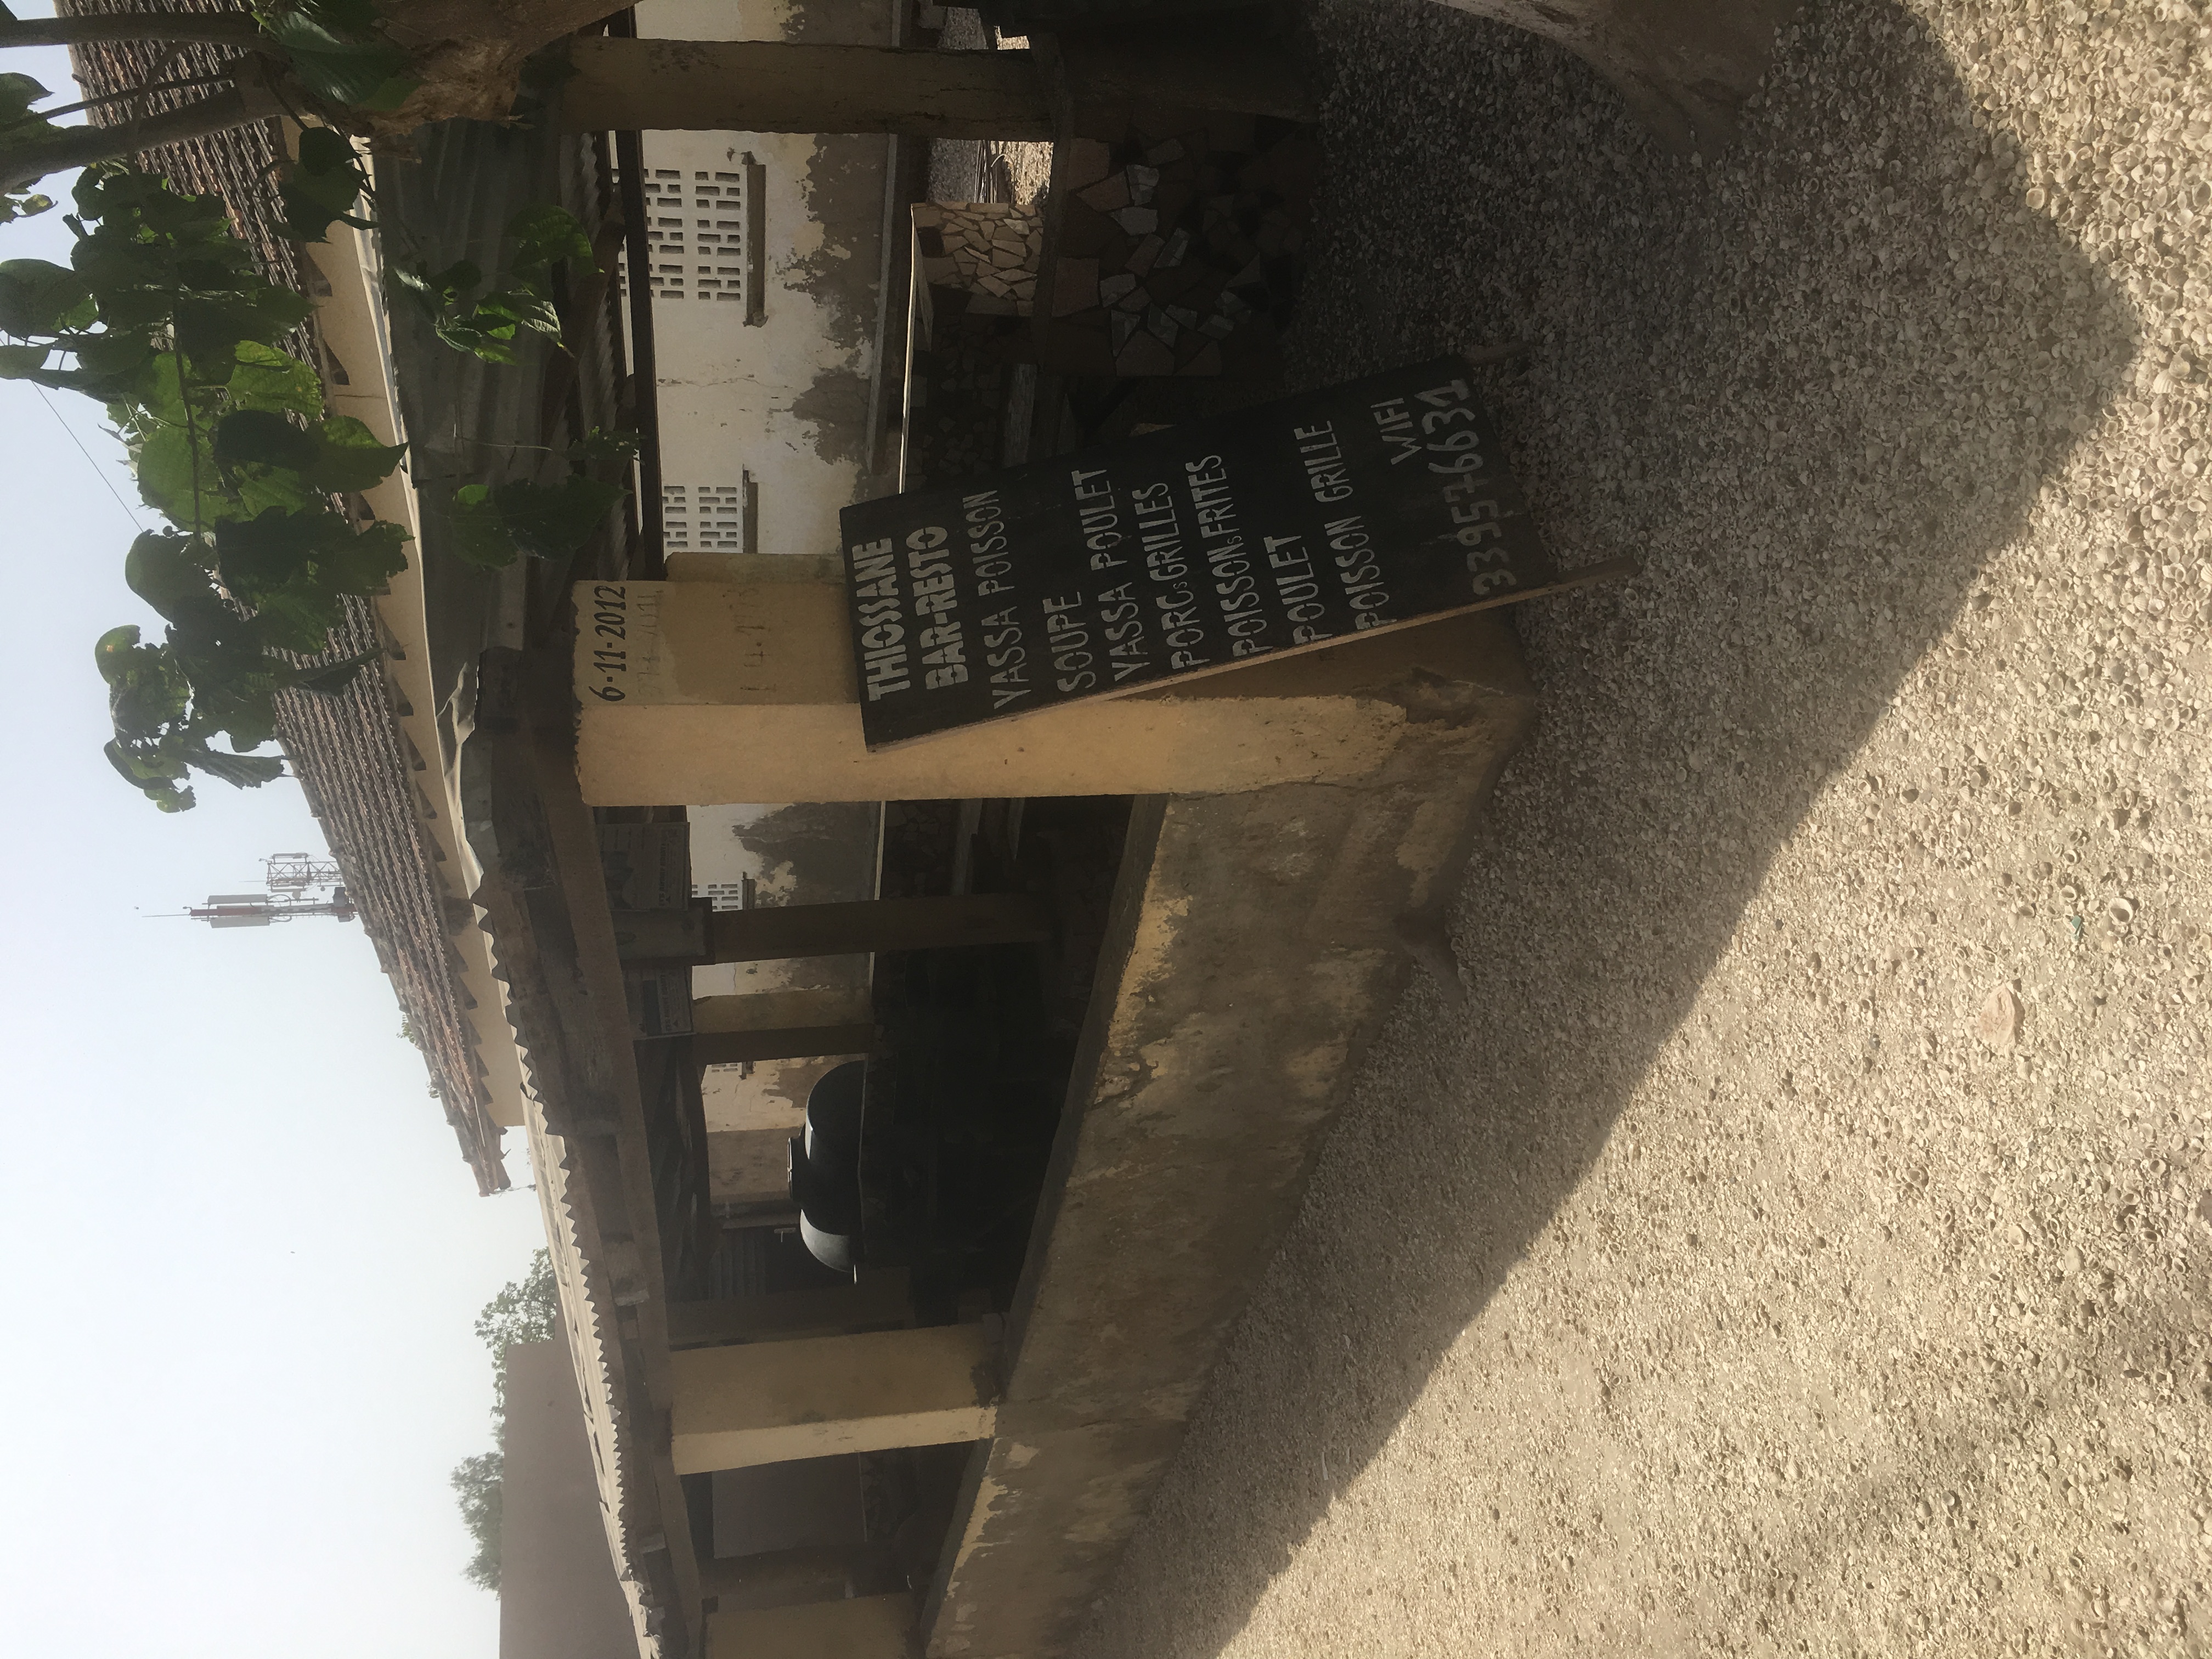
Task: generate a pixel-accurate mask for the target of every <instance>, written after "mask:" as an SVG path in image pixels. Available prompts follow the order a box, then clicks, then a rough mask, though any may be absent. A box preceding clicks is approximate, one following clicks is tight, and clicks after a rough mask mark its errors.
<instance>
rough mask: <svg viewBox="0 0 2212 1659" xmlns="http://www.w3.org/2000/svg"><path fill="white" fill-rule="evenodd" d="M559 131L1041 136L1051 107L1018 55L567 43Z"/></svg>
mask: <svg viewBox="0 0 2212 1659" xmlns="http://www.w3.org/2000/svg"><path fill="white" fill-rule="evenodd" d="M568 44H569V61H570V62H571V63H572V64H574V65H575V70H576V72H575V74H574V76H571V77H570V78H569V79H568V82H565V83H564V84H563V85H562V88H561V118H562V125H565V126H567V127H568V130H569V131H571V132H629V131H661V132H665V131H708V132H897V133H904V134H909V135H911V136H913V137H917V138H1013V139H1030V140H1037V139H1048V138H1050V137H1052V108H1051V105H1050V103H1049V101H1048V97H1047V94H1046V89H1045V84H1044V81H1043V78H1042V76H1040V75H1039V74H1038V73H1037V70H1036V64H1035V63H1034V62H1033V61H1032V60H1031V58H1030V54H1029V53H1027V52H934V51H928V50H924V49H921V48H917V47H909V46H819V45H815V44H812V43H810V42H802V41H793V40H614V39H609V38H588V39H579V40H572V41H570V42H569V43H568Z"/></svg>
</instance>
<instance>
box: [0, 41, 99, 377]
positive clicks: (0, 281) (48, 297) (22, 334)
mask: <svg viewBox="0 0 2212 1659" xmlns="http://www.w3.org/2000/svg"><path fill="white" fill-rule="evenodd" d="M0 78H5V77H0ZM14 78H15V79H18V80H21V79H23V78H24V77H22V76H15V77H14ZM33 84H35V83H33ZM91 299H92V290H91V289H88V288H87V287H86V286H85V283H84V279H83V278H82V276H79V275H78V274H77V273H76V271H74V270H70V269H68V268H67V267H66V266H64V265H58V264H51V263H50V262H48V261H46V260H45V259H8V260H0V334H13V335H15V336H16V337H18V338H21V339H27V338H28V337H31V336H32V335H33V334H53V333H58V332H59V331H61V330H63V329H64V328H68V327H72V326H76V327H82V326H83V325H84V324H86V323H88V322H90V321H91V320H92V317H93V314H94V313H93V312H92V309H91V306H90V301H91Z"/></svg>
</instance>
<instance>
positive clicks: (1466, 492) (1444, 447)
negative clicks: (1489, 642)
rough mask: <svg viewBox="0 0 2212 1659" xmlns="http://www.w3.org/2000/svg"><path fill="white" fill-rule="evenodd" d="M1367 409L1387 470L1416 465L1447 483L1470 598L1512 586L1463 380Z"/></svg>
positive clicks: (1475, 419) (1471, 398)
mask: <svg viewBox="0 0 2212 1659" xmlns="http://www.w3.org/2000/svg"><path fill="white" fill-rule="evenodd" d="M1413 404H1416V405H1418V407H1410V406H1408V404H1407V402H1406V400H1405V399H1403V398H1385V399H1384V400H1383V402H1381V403H1378V404H1373V405H1371V411H1372V413H1373V415H1374V416H1375V423H1376V427H1377V428H1380V429H1381V431H1382V434H1383V439H1384V441H1386V442H1387V443H1389V446H1390V451H1391V453H1390V464H1391V465H1393V466H1395V465H1398V464H1399V463H1400V462H1401V461H1407V460H1413V459H1420V460H1421V461H1423V462H1424V463H1425V465H1426V466H1427V468H1428V470H1429V471H1431V472H1434V473H1439V474H1442V475H1443V476H1445V477H1449V478H1450V479H1451V480H1452V481H1451V482H1450V483H1448V484H1446V485H1445V486H1444V487H1443V499H1444V504H1445V507H1446V508H1447V509H1448V510H1449V512H1450V513H1451V520H1452V523H1453V524H1454V525H1455V526H1457V527H1456V528H1455V530H1454V531H1453V532H1452V533H1453V537H1454V538H1455V540H1457V541H1458V543H1459V544H1460V545H1461V546H1462V547H1464V548H1465V549H1466V550H1467V571H1468V586H1469V588H1470V589H1471V590H1472V591H1473V592H1474V597H1475V598H1477V599H1481V598H1483V597H1484V596H1485V595H1486V594H1490V593H1494V592H1498V591H1500V590H1501V589H1504V588H1508V587H1511V586H1514V585H1515V584H1516V582H1517V581H1518V580H1519V578H1518V577H1516V575H1515V574H1513V571H1512V568H1510V566H1509V565H1507V564H1505V563H1504V559H1505V556H1506V555H1505V531H1504V527H1503V526H1501V525H1500V524H1499V522H1498V519H1499V508H1498V501H1497V498H1496V497H1495V496H1494V495H1492V493H1491V489H1492V486H1491V483H1490V481H1489V479H1488V477H1485V476H1484V475H1486V474H1488V473H1489V472H1490V471H1491V468H1490V458H1489V457H1487V456H1486V455H1484V453H1482V435H1481V432H1480V423H1481V419H1482V417H1481V415H1480V412H1479V411H1478V410H1477V409H1476V407H1475V403H1474V392H1471V391H1470V390H1469V389H1468V384H1467V382H1466V381H1465V380H1452V381H1450V382H1449V383H1447V384H1446V385H1443V386H1431V387H1430V388H1428V390H1426V391H1425V392H1416V393H1414V394H1413Z"/></svg>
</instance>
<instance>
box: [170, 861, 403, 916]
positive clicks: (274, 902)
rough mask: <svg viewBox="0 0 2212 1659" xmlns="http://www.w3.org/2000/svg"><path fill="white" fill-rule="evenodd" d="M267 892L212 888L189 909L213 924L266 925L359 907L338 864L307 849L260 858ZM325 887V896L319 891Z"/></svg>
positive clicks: (342, 913)
mask: <svg viewBox="0 0 2212 1659" xmlns="http://www.w3.org/2000/svg"><path fill="white" fill-rule="evenodd" d="M261 862H262V868H263V869H264V871H266V872H268V873H267V875H266V877H265V880H266V882H267V884H268V891H266V892H264V893H210V895H209V896H208V902H206V903H205V904H204V905H196V906H194V907H193V908H191V909H190V910H188V911H186V912H185V914H186V915H189V916H191V919H192V920H193V921H204V922H205V923H207V925H208V926H209V927H270V926H272V925H274V924H275V923H276V922H280V921H292V920H293V919H294V918H295V917H298V916H329V917H331V919H333V920H334V921H352V920H353V919H354V918H355V917H356V915H359V914H360V912H359V911H357V910H356V909H355V908H354V905H353V901H352V900H351V899H350V898H349V897H348V896H346V890H345V883H344V882H343V880H341V879H340V878H339V873H338V866H337V865H336V864H335V863H333V862H332V861H331V860H328V859H318V858H316V857H314V856H313V854H307V853H275V854H270V856H269V857H268V858H265V859H264V860H262V861H261ZM325 893H327V894H328V896H327V897H322V896H318V895H321V894H325Z"/></svg>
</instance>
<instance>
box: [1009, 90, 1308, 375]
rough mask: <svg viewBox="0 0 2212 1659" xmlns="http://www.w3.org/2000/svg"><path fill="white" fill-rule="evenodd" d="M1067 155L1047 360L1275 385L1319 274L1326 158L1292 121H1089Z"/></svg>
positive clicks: (1040, 336) (1065, 149) (1118, 371)
mask: <svg viewBox="0 0 2212 1659" xmlns="http://www.w3.org/2000/svg"><path fill="white" fill-rule="evenodd" d="M1060 152H1061V153H1060V155H1058V156H1056V157H1055V167H1054V173H1055V176H1054V181H1053V186H1054V187H1053V192H1052V210H1053V211H1054V213H1055V215H1056V216H1057V219H1058V222H1057V223H1056V225H1055V226H1054V237H1053V239H1052V240H1053V246H1052V250H1051V257H1050V260H1049V263H1048V268H1047V281H1046V283H1045V289H1046V291H1045V293H1044V294H1042V295H1040V296H1039V307H1040V310H1041V312H1042V321H1041V323H1040V324H1039V325H1038V329H1037V340H1038V347H1037V355H1038V362H1040V363H1041V364H1042V365H1043V366H1044V367H1045V368H1051V369H1056V370H1058V371H1060V373H1063V374H1096V375H1115V376H1133V375H1166V374H1183V375H1218V374H1269V373H1272V372H1273V369H1274V368H1275V366H1276V362H1277V351H1276V343H1277V340H1278V337H1279V334H1280V331H1281V330H1282V328H1283V326H1284V325H1285V323H1286V322H1287V321H1288V320H1289V317H1290V313H1291V307H1292V305H1293V304H1294V302H1295V301H1296V299H1297V287H1298V282H1299V278H1300V275H1301V271H1302V269H1303V264H1304V262H1303V260H1302V258H1301V257H1300V252H1301V250H1302V248H1303V247H1304V241H1305V229H1306V222H1307V220H1308V218H1309V216H1310V210H1311V206H1312V200H1313V193H1314V187H1315V182H1316V179H1317V177H1318V175H1319V173H1320V171H1321V147H1320V145H1319V144H1318V143H1316V142H1315V139H1314V137H1313V136H1312V134H1311V132H1310V131H1308V130H1307V129H1304V128H1303V127H1300V126H1297V125H1294V124H1292V123H1290V122H1287V121H1278V120H1272V119H1269V118H1265V117H1258V118H1255V117H1253V116H1249V115H1223V114H1218V113H1212V114H1209V113H1206V112H1200V111H1194V110H1174V109H1162V108H1157V107H1152V108H1147V107H1143V106H1138V107H1133V108H1131V109H1128V110H1127V111H1121V112H1113V113H1111V114H1108V113H1106V112H1079V115H1078V117H1077V120H1076V124H1075V136H1074V137H1073V139H1072V140H1071V141H1070V142H1068V143H1064V144H1062V145H1061V146H1060Z"/></svg>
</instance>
